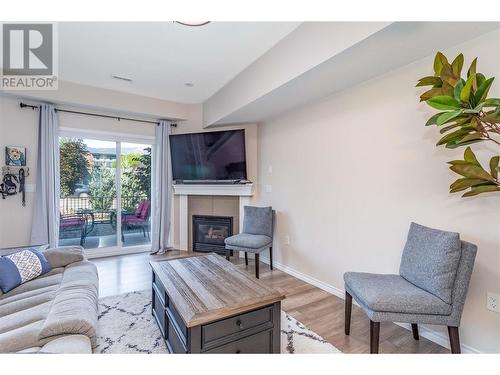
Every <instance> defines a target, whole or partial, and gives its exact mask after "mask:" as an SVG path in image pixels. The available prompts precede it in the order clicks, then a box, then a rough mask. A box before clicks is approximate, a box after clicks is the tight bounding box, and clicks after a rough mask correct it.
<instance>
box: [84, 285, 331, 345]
mask: <svg viewBox="0 0 500 375" xmlns="http://www.w3.org/2000/svg"><path fill="white" fill-rule="evenodd" d="M94 352H95V353H102V354H105V353H116V354H118V353H121V354H124V353H125V354H128V353H148V354H151V353H167V352H168V351H167V348H166V346H165V343H164V342H163V339H162V337H161V334H160V330H159V329H158V326H157V325H156V322H155V321H154V319H153V316H152V315H151V292H149V291H140V292H131V293H126V294H122V295H119V296H112V297H105V298H102V299H100V300H99V331H98V337H97V347H96V348H95V350H94ZM281 353H285V354H313V353H329V354H333V353H340V351H339V350H338V349H337V348H335V347H334V346H333V345H332V344H330V343H329V342H327V341H326V340H324V339H323V338H322V337H321V336H319V335H317V334H316V333H314V332H313V331H311V330H309V329H308V328H307V327H306V326H304V325H303V324H302V323H301V322H299V321H298V320H296V319H294V318H292V317H291V316H289V315H288V314H287V313H285V312H284V311H281Z"/></svg>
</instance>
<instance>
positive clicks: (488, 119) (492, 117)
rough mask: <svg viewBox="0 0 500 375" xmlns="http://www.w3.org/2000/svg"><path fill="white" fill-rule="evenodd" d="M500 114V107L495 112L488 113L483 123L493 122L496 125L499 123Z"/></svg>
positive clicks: (483, 118)
mask: <svg viewBox="0 0 500 375" xmlns="http://www.w3.org/2000/svg"><path fill="white" fill-rule="evenodd" d="M499 114H500V107H497V108H496V109H495V110H493V111H489V112H486V115H484V116H483V117H482V118H481V120H482V121H483V122H492V123H495V122H497V117H498V115H499Z"/></svg>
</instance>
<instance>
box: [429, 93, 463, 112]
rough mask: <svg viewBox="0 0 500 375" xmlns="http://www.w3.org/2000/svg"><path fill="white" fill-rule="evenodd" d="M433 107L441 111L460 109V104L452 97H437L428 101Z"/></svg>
mask: <svg viewBox="0 0 500 375" xmlns="http://www.w3.org/2000/svg"><path fill="white" fill-rule="evenodd" d="M426 103H427V104H429V105H430V106H431V107H433V108H436V109H441V110H453V109H460V103H459V102H457V101H456V100H455V99H454V98H452V97H451V96H444V95H443V96H435V97H433V98H431V99H429V100H427V101H426Z"/></svg>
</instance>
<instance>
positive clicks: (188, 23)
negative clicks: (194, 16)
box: [174, 21, 210, 27]
mask: <svg viewBox="0 0 500 375" xmlns="http://www.w3.org/2000/svg"><path fill="white" fill-rule="evenodd" d="M174 22H175V23H178V24H180V25H184V26H191V27H197V26H205V25H208V24H209V23H210V21H174Z"/></svg>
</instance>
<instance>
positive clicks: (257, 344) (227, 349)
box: [206, 329, 273, 354]
mask: <svg viewBox="0 0 500 375" xmlns="http://www.w3.org/2000/svg"><path fill="white" fill-rule="evenodd" d="M272 348H273V331H272V330H271V329H270V330H266V331H263V332H259V333H256V334H255V335H251V336H247V337H244V338H242V339H240V340H238V341H233V342H230V343H228V344H226V345H222V346H219V347H217V348H215V349H212V350H209V351H207V352H206V353H213V354H217V353H224V354H240V353H241V354H252V353H253V354H257V353H260V354H265V353H272V352H273V350H272Z"/></svg>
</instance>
